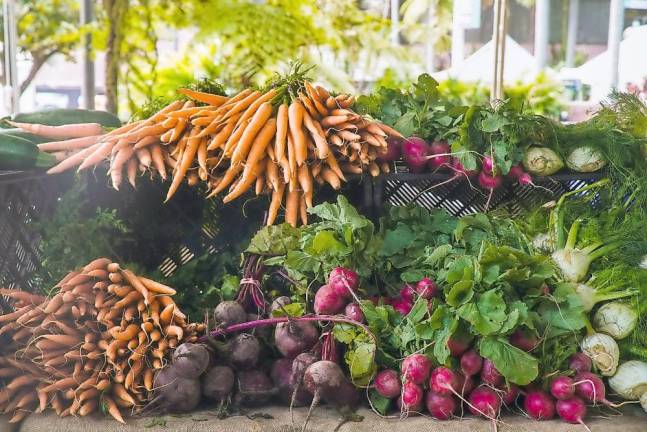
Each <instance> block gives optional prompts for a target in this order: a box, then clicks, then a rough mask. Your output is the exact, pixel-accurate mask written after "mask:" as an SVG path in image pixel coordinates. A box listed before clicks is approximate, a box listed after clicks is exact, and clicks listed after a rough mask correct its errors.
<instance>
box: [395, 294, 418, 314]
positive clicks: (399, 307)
mask: <svg viewBox="0 0 647 432" xmlns="http://www.w3.org/2000/svg"><path fill="white" fill-rule="evenodd" d="M391 306H393V309H395V310H396V311H398V312H399V313H400V314H402V315H406V314H408V313H409V312H411V308H413V303H412V302H410V301H407V300H405V299H403V298H402V297H396V298H394V299H393V300H391Z"/></svg>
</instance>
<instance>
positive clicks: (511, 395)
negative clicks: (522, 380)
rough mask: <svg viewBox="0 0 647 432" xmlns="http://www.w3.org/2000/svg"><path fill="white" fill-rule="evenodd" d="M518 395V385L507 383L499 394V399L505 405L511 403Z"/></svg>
mask: <svg viewBox="0 0 647 432" xmlns="http://www.w3.org/2000/svg"><path fill="white" fill-rule="evenodd" d="M518 397H519V387H517V386H516V385H514V384H509V385H508V387H507V388H505V389H504V390H503V393H502V394H501V401H502V402H503V403H504V404H505V405H506V406H510V405H512V404H513V403H514V402H515V401H516V400H517V398H518Z"/></svg>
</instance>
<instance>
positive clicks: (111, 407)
mask: <svg viewBox="0 0 647 432" xmlns="http://www.w3.org/2000/svg"><path fill="white" fill-rule="evenodd" d="M102 401H103V403H104V404H105V407H106V411H108V414H110V415H111V416H112V417H113V418H114V419H115V420H117V421H118V422H119V423H122V424H126V422H125V421H124V419H123V417H122V416H121V413H120V412H119V408H117V404H116V403H115V401H114V400H113V399H112V398H110V397H108V396H106V395H104V396H103V398H102Z"/></svg>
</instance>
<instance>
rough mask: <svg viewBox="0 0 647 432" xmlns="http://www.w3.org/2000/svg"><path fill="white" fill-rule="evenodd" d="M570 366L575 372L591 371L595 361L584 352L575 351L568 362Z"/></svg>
mask: <svg viewBox="0 0 647 432" xmlns="http://www.w3.org/2000/svg"><path fill="white" fill-rule="evenodd" d="M568 368H569V369H572V370H574V371H575V372H591V369H593V361H592V360H591V358H590V357H589V356H587V355H586V354H584V353H583V352H578V353H575V354H573V355H572V356H571V359H570V360H569V362H568Z"/></svg>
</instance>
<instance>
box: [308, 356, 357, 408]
mask: <svg viewBox="0 0 647 432" xmlns="http://www.w3.org/2000/svg"><path fill="white" fill-rule="evenodd" d="M303 382H304V384H305V387H306V389H307V390H308V392H310V394H312V395H313V396H314V398H315V399H319V398H321V399H323V400H324V401H325V402H327V403H329V404H331V405H333V406H335V407H336V408H337V409H340V410H342V409H354V408H355V407H356V406H357V405H358V404H359V401H360V398H359V393H358V391H357V389H356V388H355V386H353V385H352V384H351V383H350V382H349V381H348V380H347V379H346V376H345V375H344V372H343V371H342V370H341V368H340V367H339V365H338V364H337V363H333V362H331V361H328V360H320V361H318V362H315V363H313V364H311V365H310V366H308V369H306V371H305V374H304V375H303Z"/></svg>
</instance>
